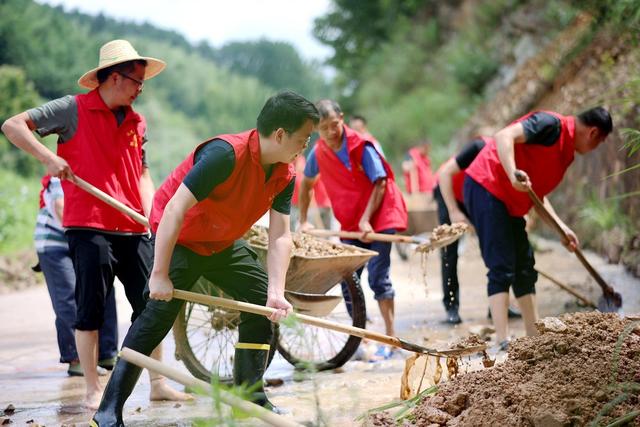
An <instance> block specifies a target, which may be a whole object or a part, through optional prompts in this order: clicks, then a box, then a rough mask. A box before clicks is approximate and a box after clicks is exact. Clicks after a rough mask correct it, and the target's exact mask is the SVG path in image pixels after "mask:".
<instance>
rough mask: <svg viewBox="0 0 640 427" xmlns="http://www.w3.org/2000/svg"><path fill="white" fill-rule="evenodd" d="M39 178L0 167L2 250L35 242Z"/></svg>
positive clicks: (22, 247) (8, 250)
mask: <svg viewBox="0 0 640 427" xmlns="http://www.w3.org/2000/svg"><path fill="white" fill-rule="evenodd" d="M39 190H40V182H39V180H35V179H26V178H22V177H20V176H18V175H16V174H15V173H13V172H11V171H8V170H4V169H2V170H0V254H9V253H12V252H14V251H17V250H20V249H24V248H28V247H29V246H32V245H33V228H34V226H35V223H36V213H37V211H38V194H39Z"/></svg>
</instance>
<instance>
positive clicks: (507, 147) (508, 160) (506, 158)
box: [496, 134, 516, 180]
mask: <svg viewBox="0 0 640 427" xmlns="http://www.w3.org/2000/svg"><path fill="white" fill-rule="evenodd" d="M514 144H515V141H514V140H513V139H512V138H510V137H508V136H507V135H500V134H498V135H496V148H497V151H498V158H500V163H501V164H502V167H503V168H504V171H505V173H506V174H507V177H508V178H509V180H512V179H513V176H514V173H515V170H516V159H515V154H514Z"/></svg>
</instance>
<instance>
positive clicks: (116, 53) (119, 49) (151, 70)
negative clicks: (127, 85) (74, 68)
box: [78, 40, 166, 89]
mask: <svg viewBox="0 0 640 427" xmlns="http://www.w3.org/2000/svg"><path fill="white" fill-rule="evenodd" d="M138 59H143V60H145V61H147V67H146V69H145V73H144V80H149V79H150V78H152V77H154V76H157V75H158V74H160V72H161V71H162V70H164V67H165V66H166V64H165V62H164V61H161V60H159V59H156V58H150V57H148V56H140V55H139V54H138V52H137V51H136V50H135V49H134V48H133V46H131V43H129V42H128V41H126V40H112V41H110V42H108V43H106V44H104V45H103V46H102V47H101V48H100V59H99V60H98V66H97V67H96V68H94V69H93V70H90V71H87V72H86V73H84V74H83V75H82V77H80V79H78V84H79V85H80V86H82V87H85V88H87V89H95V88H97V87H98V85H99V84H98V71H99V70H102V69H103V68H107V67H110V66H112V65H116V64H121V63H123V62H127V61H135V60H138Z"/></svg>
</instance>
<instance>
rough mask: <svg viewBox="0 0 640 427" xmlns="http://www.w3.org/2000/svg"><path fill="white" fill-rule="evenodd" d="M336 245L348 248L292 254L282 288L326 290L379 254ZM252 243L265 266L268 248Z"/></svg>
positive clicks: (308, 292) (319, 291)
mask: <svg viewBox="0 0 640 427" xmlns="http://www.w3.org/2000/svg"><path fill="white" fill-rule="evenodd" d="M335 246H344V247H345V250H347V251H348V252H345V253H344V254H339V255H326V256H300V255H294V256H293V257H292V258H291V261H290V262H289V269H288V270H287V279H286V282H285V289H286V290H288V291H293V292H299V293H304V294H325V293H327V292H328V291H329V290H330V289H331V288H333V287H334V286H335V285H336V284H337V283H339V282H341V281H342V279H343V278H345V277H348V276H349V275H350V274H351V273H353V272H354V271H356V270H357V269H358V268H360V267H362V266H363V265H365V264H366V262H367V261H368V260H369V259H370V258H372V257H374V256H376V255H378V253H377V252H375V251H370V250H367V249H362V248H358V247H357V246H352V245H347V244H344V243H336V244H335ZM251 247H252V248H253V249H254V250H255V251H256V253H257V254H258V258H259V259H260V261H261V262H262V263H263V265H265V266H266V265H267V263H266V257H267V248H266V247H265V246H262V245H256V244H251Z"/></svg>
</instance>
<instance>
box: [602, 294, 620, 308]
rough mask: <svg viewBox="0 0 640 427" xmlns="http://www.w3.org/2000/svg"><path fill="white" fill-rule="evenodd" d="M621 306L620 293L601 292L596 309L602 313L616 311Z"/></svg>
mask: <svg viewBox="0 0 640 427" xmlns="http://www.w3.org/2000/svg"><path fill="white" fill-rule="evenodd" d="M621 307H622V295H620V294H619V293H618V292H613V294H612V295H606V294H602V295H601V296H600V298H598V310H599V311H601V312H602V313H617V312H618V311H619V310H620V308H621Z"/></svg>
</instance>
